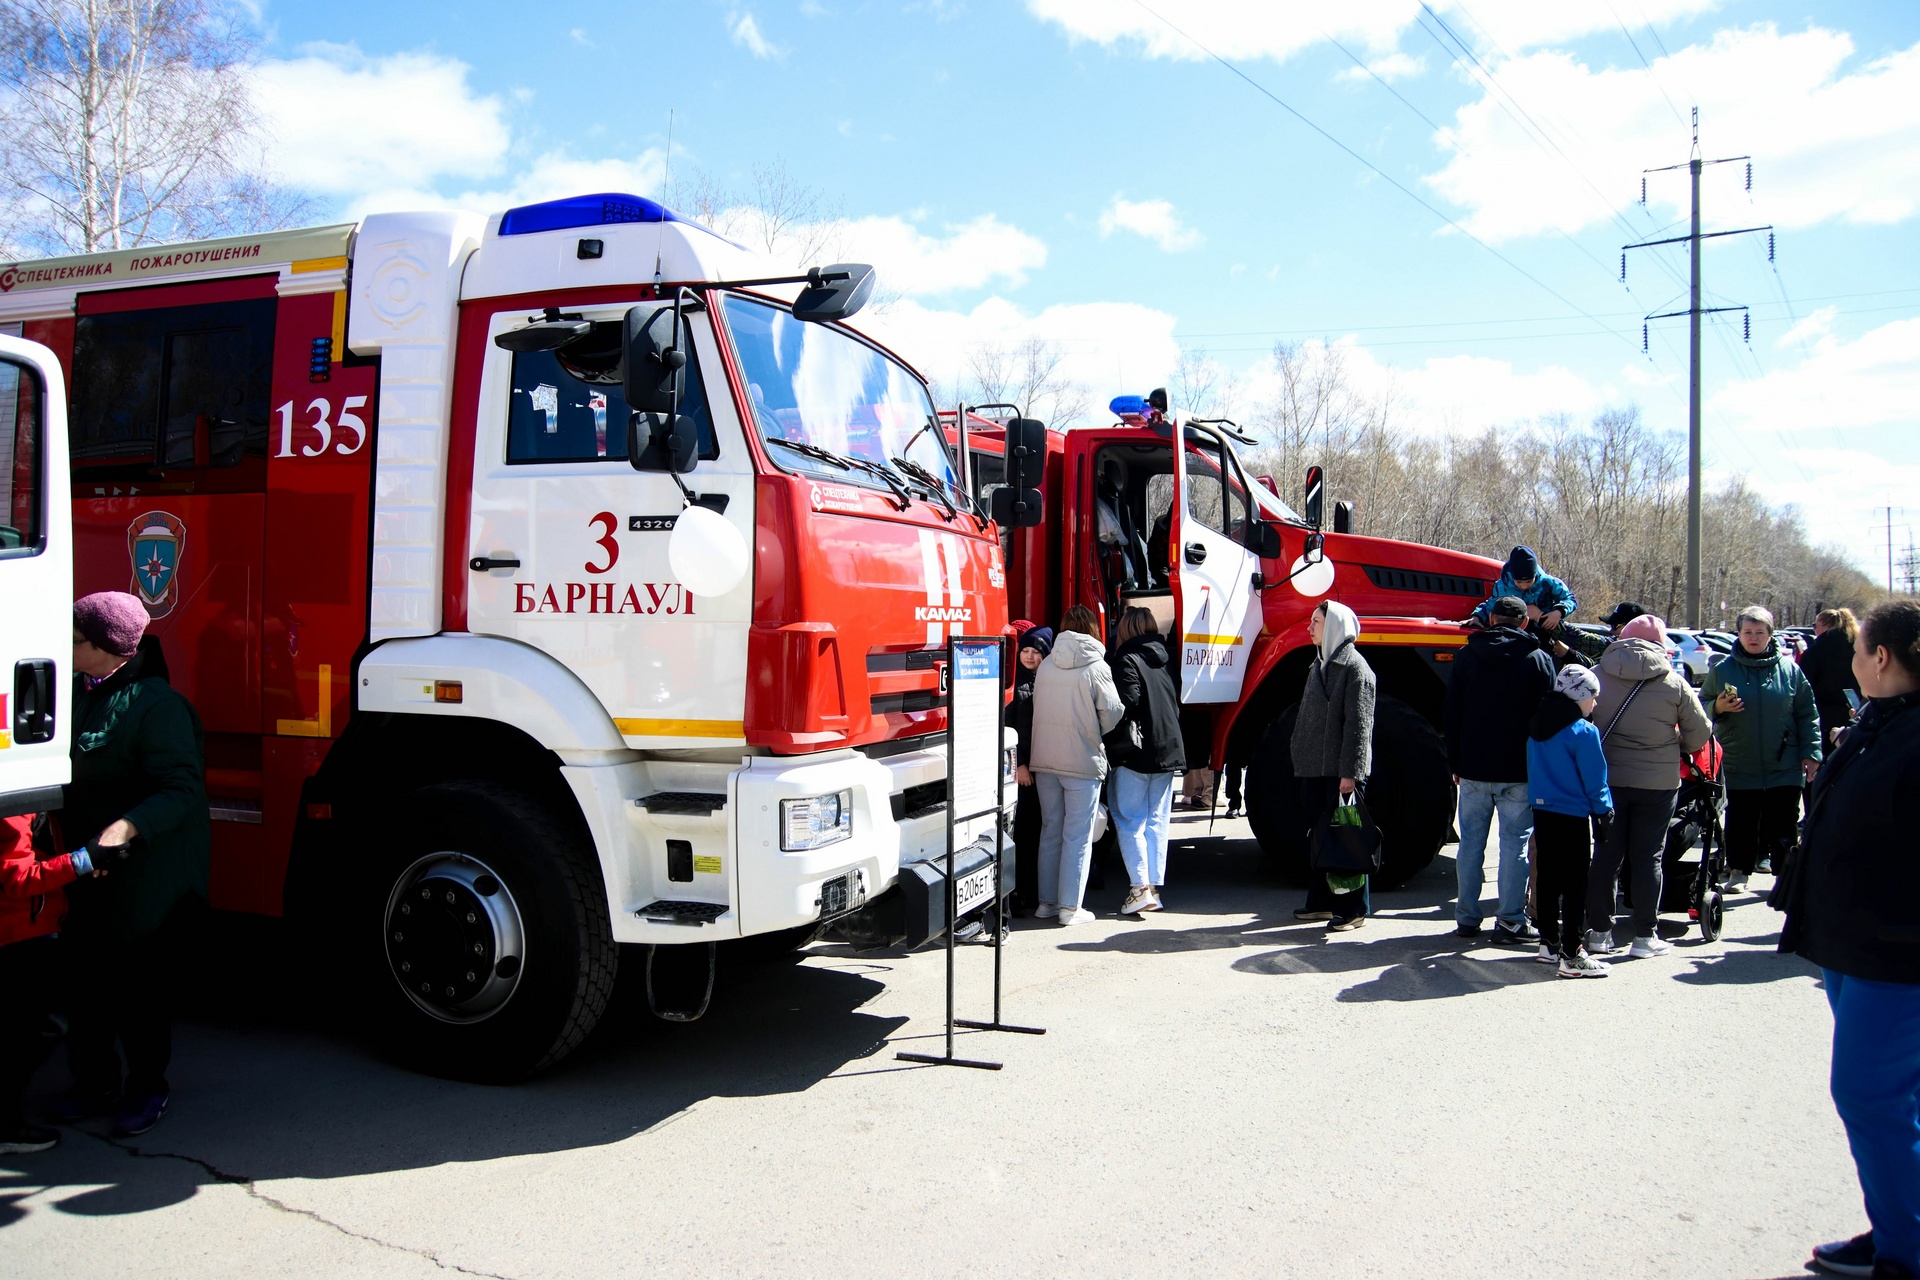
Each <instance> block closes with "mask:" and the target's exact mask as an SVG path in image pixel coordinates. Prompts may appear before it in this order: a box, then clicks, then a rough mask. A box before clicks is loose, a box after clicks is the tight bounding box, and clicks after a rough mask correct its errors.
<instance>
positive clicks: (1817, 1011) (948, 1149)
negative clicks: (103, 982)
mask: <svg viewBox="0 0 1920 1280" xmlns="http://www.w3.org/2000/svg"><path fill="white" fill-rule="evenodd" d="M1246 837H1247V833H1246V828H1245V824H1244V823H1240V822H1235V823H1227V822H1224V821H1215V822H1213V823H1212V824H1211V832H1210V833H1209V829H1208V822H1207V820H1206V818H1205V815H1195V816H1192V817H1189V816H1188V815H1185V814H1178V815H1176V821H1175V839H1176V846H1175V849H1174V852H1173V855H1172V857H1171V860H1170V869H1169V873H1168V877H1169V880H1170V881H1171V883H1170V884H1169V885H1168V887H1167V890H1166V903H1167V910H1166V911H1165V912H1163V913H1160V914H1158V915H1151V916H1148V917H1146V918H1144V919H1118V918H1116V917H1115V916H1114V914H1113V912H1114V910H1115V908H1116V907H1117V906H1118V903H1119V899H1120V895H1121V892H1122V890H1123V888H1124V885H1123V883H1122V881H1123V880H1124V876H1122V875H1120V874H1118V869H1117V868H1115V872H1114V874H1112V875H1111V877H1110V879H1109V881H1108V885H1107V887H1106V888H1105V889H1104V890H1099V891H1095V892H1093V893H1091V894H1090V895H1089V899H1090V900H1089V905H1090V906H1092V907H1093V908H1094V909H1095V910H1096V911H1098V912H1099V914H1100V918H1099V920H1098V922H1097V923H1095V924H1093V925H1088V926H1080V927H1074V928H1062V927H1059V926H1056V925H1053V924H1051V923H1043V922H1038V921H1021V922H1019V924H1020V926H1021V927H1020V928H1019V929H1018V930H1017V932H1016V933H1015V935H1014V937H1013V938H1012V940H1011V941H1010V943H1009V944H1008V947H1007V950H1006V953H1005V960H1006V966H1007V968H1006V1009H1005V1013H1006V1017H1007V1019H1008V1020H1009V1021H1014V1022H1026V1023H1034V1024H1038V1025H1041V1026H1044V1027H1045V1028H1046V1029H1047V1034H1046V1035H1044V1036H1024V1035H1009V1034H1001V1033H991V1032H963V1033H962V1034H961V1035H960V1036H959V1038H958V1051H959V1052H960V1053H961V1054H962V1055H963V1056H967V1057H979V1058H991V1059H996V1060H999V1061H1001V1062H1003V1063H1004V1064H1005V1069H1004V1070H1002V1071H994V1072H989V1071H972V1070H962V1069H956V1068H951V1067H919V1066H912V1065H910V1064H907V1063H903V1062H900V1061H898V1060H897V1059H896V1058H895V1057H894V1054H895V1053H896V1052H897V1051H899V1050H929V1049H930V1050H932V1051H935V1052H938V1051H939V1050H940V1048H941V1045H942V1039H941V1029H942V1024H941V1021H940V1018H941V1010H942V993H943V991H944V980H945V978H944V974H945V970H944V964H945V959H944V955H943V953H942V952H941V951H939V950H938V949H934V950H928V951H922V952H916V953H914V954H910V955H909V954H901V953H898V952H883V953H867V954H861V953H856V952H853V951H852V950H850V949H848V948H846V947H844V946H837V945H826V944H820V945H816V946H814V947H812V948H810V949H809V950H808V951H807V952H806V953H805V954H804V955H803V956H802V957H801V958H799V959H797V960H794V961H791V962H785V963H776V964H765V965H751V966H747V965H742V966H738V967H733V968H729V969H727V970H725V971H723V972H722V974H721V977H720V982H719V986H718V989H717V991H716V993H715V998H714V1005H713V1009H712V1011H711V1012H710V1013H709V1014H708V1015H707V1017H706V1018H705V1019H703V1020H702V1021H700V1022H697V1023H692V1024H687V1025H674V1024H668V1023H661V1022H657V1021H654V1020H653V1019H651V1018H650V1017H648V1015H647V1014H646V1012H645V1005H644V1001H643V1000H639V999H638V998H637V995H638V993H636V992H635V991H634V990H633V989H632V986H631V984H623V987H622V990H621V992H620V994H619V995H618V996H617V997H616V1007H615V1008H614V1010H613V1011H612V1012H611V1013H610V1015H609V1017H608V1018H607V1020H606V1022H605V1024H604V1025H603V1027H602V1030H601V1031H600V1032H599V1033H598V1034H597V1035H596V1037H595V1039H594V1040H593V1041H592V1042H591V1043H590V1044H589V1045H588V1046H586V1048H585V1049H584V1050H583V1051H582V1052H581V1053H580V1054H579V1055H578V1056H576V1057H575V1058H574V1059H572V1060H571V1061H570V1062H569V1063H567V1064H566V1065H565V1066H564V1067H563V1068H562V1069H560V1070H558V1071H555V1072H553V1073H552V1074H550V1075H548V1076H546V1077H543V1078H541V1079H539V1080H536V1081H534V1082H532V1083H529V1084H525V1085H521V1086H516V1087H511V1088H502V1087H485V1086H477V1085H466V1084H458V1083H453V1082H448V1081H443V1080H435V1079H428V1078H424V1077H420V1076H415V1075H410V1074H408V1073H406V1072H404V1071H401V1070H399V1069H397V1068H395V1067H392V1066H390V1065H388V1064H387V1063H385V1062H383V1061H381V1060H380V1059H379V1058H378V1057H377V1056H375V1055H374V1054H372V1053H371V1052H370V1051H369V1050H368V1049H367V1048H365V1047H364V1046H363V1045H362V1044H361V1043H360V1042H359V1041H358V1040H357V1039H356V1038H355V1036H354V1034H353V1028H352V1026H351V1025H339V1024H337V1023H332V1022H323V1021H321V1020H319V1019H318V1018H317V1017H316V1016H314V1015H313V1014H312V1013H311V1012H310V1010H309V1008H308V1006H307V1005H306V1004H305V1003H304V1001H302V1000H301V999H299V998H298V997H297V995H295V994H289V993H287V992H285V991H283V989H282V987H281V986H280V984H279V982H278V981H277V979H276V976H275V971H274V969H273V962H272V958H271V953H272V951H273V949H274V947H275V946H276V945H277V940H276V934H275V933H274V932H273V931H271V930H269V931H264V932H261V931H243V936H242V938H241V940H240V941H238V942H236V943H234V944H233V945H232V946H230V947H228V948H227V949H226V958H225V963H224V964H223V966H222V969H221V971H220V972H218V973H217V974H212V975H208V976H205V977H203V979H202V980H201V981H200V982H199V983H198V984H197V985H196V986H195V987H194V989H193V990H192V991H191V992H190V995H189V999H188V1005H189V1012H188V1014H187V1015H186V1016H185V1017H184V1018H183V1020H182V1022H181V1024H180V1026H179V1028H178V1033H177V1051H176V1058H175V1063H174V1068H173V1071H172V1073H171V1075H172V1080H173V1085H174V1105H173V1111H172V1113H171V1114H169V1115H168V1117H167V1118H166V1120H165V1121H164V1122H163V1123H162V1124H161V1125H160V1126H159V1127H158V1128H156V1129H155V1130H154V1131H153V1132H152V1133H150V1134H148V1135H147V1136H145V1137H142V1138H138V1139H133V1140H129V1141H113V1140H109V1139H108V1138H106V1137H105V1136H104V1130H97V1129H96V1130H93V1131H85V1130H69V1131H68V1133H67V1136H66V1139H65V1141H63V1142H62V1144H61V1145H60V1147H58V1148H57V1149H56V1150H54V1151H52V1152H49V1153H46V1154H44V1155H40V1156H22V1157H0V1258H4V1259H5V1263H4V1269H5V1273H6V1274H7V1275H9V1276H11V1277H17V1278H18V1280H28V1278H29V1277H54V1276H62V1277H65V1276H84V1277H96V1276H98V1277H114V1278H115V1280H135V1278H136V1277H147V1276H156V1277H158V1276H165V1277H176V1276H188V1275H191V1276H194V1277H227V1276H232V1277H248V1278H249V1280H259V1278H264V1277H274V1276H299V1277H306V1276H370V1277H375V1276H377V1277H386V1276H393V1277H414V1276H430V1275H434V1276H437V1275H446V1274H449V1273H451V1274H457V1275H480V1276H500V1277H514V1278H515V1280H533V1278H535V1277H555V1278H565V1280H579V1278H580V1277H597V1276H631V1275H673V1276H682V1275H687V1276H709V1275H713V1276H718V1275H725V1276H729V1277H733V1276H776V1275H778V1276H793V1275H832V1276H835V1277H837V1278H844V1280H855V1278H858V1277H868V1276H873V1277H898V1276H946V1275H960V1274H963V1273H965V1274H969V1275H1027V1276H1031V1275H1041V1274H1068V1273H1081V1274H1088V1275H1101V1276H1105V1275H1115V1276H1133V1275H1142V1276H1144V1275H1155V1276H1164V1275H1208V1276H1263V1277H1267V1276H1301V1277H1348V1276H1353V1277H1359V1276H1394V1277H1403V1276H1434V1277H1479V1276H1494V1275H1501V1276H1527V1277H1534V1276H1540V1277H1549V1276H1551V1277H1559V1276H1567V1277H1579V1278H1580V1280H1606V1278H1608V1277H1622V1278H1627V1277H1632V1278H1635V1280H1639V1278H1642V1277H1666V1276H1673V1277H1744V1278H1749V1280H1753V1278H1759V1280H1769V1278H1774V1277H1788V1276H1804V1275H1806V1274H1807V1272H1806V1271H1805V1270H1804V1269H1803V1265H1802V1264H1803V1262H1804V1260H1805V1259H1806V1257H1807V1250H1808V1247H1809V1246H1810V1245H1811V1244H1813V1243H1815V1242H1817V1241H1821V1240H1828V1239H1834V1238H1838V1237H1844V1236H1848V1235H1851V1234H1853V1233H1854V1232H1856V1231H1859V1230H1863V1229H1864V1227H1865V1221H1864V1216H1863V1212H1862V1209H1861V1206H1860V1197H1859V1191H1858V1188H1857V1184H1856V1183H1855V1180H1854V1174H1853V1166H1852V1162H1851V1160H1850V1159H1849V1157H1848V1154H1847V1149H1846V1142H1845V1137H1844V1134H1843V1132H1842V1130H1841V1127H1840V1124H1839V1121H1838V1120H1837V1119H1836V1118H1835V1116H1834V1114H1833V1108H1832V1105H1831V1103H1830V1101H1829V1100H1828V1097H1827V1093H1826V1069H1827V1048H1828V1038H1829V1035H1830V1020H1829V1018H1828V1014H1827V1010H1826V1004H1825V998H1824V995H1823V993H1822V991H1821V988H1820V984H1819V978H1818V974H1817V971H1815V970H1814V969H1813V968H1812V967H1811V966H1809V965H1807V964H1806V963H1804V962H1803V961H1801V960H1799V959H1798V958H1796V957H1790V956H1782V955H1779V954H1777V953H1776V952H1775V951H1774V941H1775V938H1776V934H1777V930H1778V927H1779V916H1777V915H1776V914H1775V913H1774V912H1773V911H1771V910H1769V909H1768V908H1767V907H1766V906H1765V904H1764V903H1763V902H1761V901H1760V900H1759V898H1758V897H1757V896H1756V895H1752V894H1749V895H1745V896H1742V897H1739V898H1736V899H1735V900H1734V904H1733V906H1732V908H1731V909H1730V911H1729V912H1728V920H1727V928H1726V934H1725V936H1724V937H1723V938H1722V939H1721V940H1720V941H1719V942H1717V943H1712V944H1708V943H1704V942H1702V941H1701V939H1700V935H1699V931H1698V929H1697V928H1693V929H1688V930H1687V931H1686V933H1685V934H1684V936H1683V935H1682V934H1681V929H1682V926H1683V925H1685V923H1686V922H1685V919H1684V917H1678V916H1675V917H1668V918H1667V919H1666V922H1665V923H1666V932H1668V933H1669V934H1670V935H1672V936H1673V939H1674V941H1675V943H1676V947H1675V950H1674V952H1673V954H1672V955H1670V956H1667V957H1664V958H1660V959H1651V960H1622V961H1620V962H1619V963H1617V964H1615V965H1614V966H1613V972H1612V975H1611V976H1610V977H1608V978H1606V979H1605V980H1599V981H1594V980H1583V981H1569V980H1563V979H1559V978H1557V977H1556V976H1555V974H1554V970H1553V968H1552V967H1550V966H1547V965H1543V964H1539V963H1536V962H1535V961H1534V960H1533V959H1532V958H1531V957H1530V955H1529V954H1527V953H1521V952H1514V951H1508V950H1503V949H1501V948H1497V947H1494V946H1492V945H1489V944H1486V943H1484V942H1483V943H1482V944H1480V945H1474V944H1471V943H1466V942H1463V941H1462V940H1460V939H1457V938H1454V937H1452V936H1451V932H1450V931H1451V929H1452V924H1453V920H1452V916H1453V911H1452V906H1451V902H1450V899H1451V896H1452V887H1453V862H1452V860H1451V857H1442V858H1441V859H1440V860H1439V861H1437V862H1436V863H1435V864H1434V865H1433V867H1431V868H1429V869H1428V870H1427V871H1426V872H1424V873H1422V875H1420V876H1419V877H1417V878H1416V879H1415V880H1414V881H1413V882H1412V883H1411V884H1409V885H1408V886H1406V887H1405V888H1403V889H1401V890H1398V891H1395V892H1391V893H1382V894H1378V895H1376V897H1375V901H1374V910H1375V914H1374V917H1373V918H1372V919H1371V920H1370V921H1369V922H1368V924H1367V925H1366V926H1365V927H1364V928H1362V929H1359V930H1356V931H1354V932H1351V933H1345V934H1336V935H1331V936H1329V935H1328V934H1327V932H1326V930H1325V928H1324V927H1323V926H1317V925H1302V924H1299V923H1297V922H1296V921H1295V920H1294V919H1293V917H1292V911H1293V908H1294V907H1295V906H1297V905H1298V903H1299V899H1300V894H1299V891H1298V890H1295V889H1290V888H1287V887H1285V886H1283V885H1281V884H1279V883H1278V882H1277V881H1276V880H1274V878H1273V877H1272V875H1271V874H1270V872H1269V870H1268V869H1267V867H1266V866H1265V865H1264V863H1263V861H1262V858H1261V855H1260V853H1259V851H1258V849H1257V847H1256V846H1254V844H1253V843H1252V841H1251V840H1249V839H1247V838H1246ZM1448 852H1449V854H1450V853H1451V850H1449V851H1448ZM1491 862H1492V859H1491V858H1490V859H1489V863H1490V864H1491ZM1491 870H1492V868H1491V865H1490V866H1489V871H1491ZM1768 883H1769V881H1768V879H1767V878H1766V877H1764V876H1762V877H1756V886H1757V887H1760V888H1762V889H1764V887H1765V886H1766V885H1767V884H1768ZM1486 896H1487V898H1488V899H1489V900H1490V899H1491V898H1492V896H1493V890H1492V886H1491V884H1489V886H1488V890H1487V894H1486ZM246 939H256V940H257V946H256V945H255V944H254V943H250V942H248V941H246ZM958 958H959V961H960V982H959V990H960V995H961V1004H962V1011H961V1012H962V1016H973V1017H985V1016H987V1015H988V1014H989V1012H990V981H991V974H992V956H991V952H990V950H988V949H986V948H981V947H966V948H962V949H961V951H960V953H959V957H958ZM62 1083H63V1073H62V1071H61V1070H60V1068H59V1066H58V1065H57V1064H49V1066H48V1067H47V1068H46V1069H44V1070H43V1071H42V1072H41V1074H40V1076H39V1077H38V1079H37V1080H36V1084H35V1091H34V1096H35V1099H36V1100H37V1101H39V1102H42V1103H44V1102H46V1101H47V1100H50V1098H51V1097H52V1096H53V1094H54V1092H55V1091H56V1090H57V1089H58V1088H59V1087H60V1086H61V1084H62Z"/></svg>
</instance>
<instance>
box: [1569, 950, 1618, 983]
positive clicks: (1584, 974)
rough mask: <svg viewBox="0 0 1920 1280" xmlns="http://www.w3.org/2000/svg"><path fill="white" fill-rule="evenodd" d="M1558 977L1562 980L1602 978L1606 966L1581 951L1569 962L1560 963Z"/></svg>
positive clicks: (1605, 971)
mask: <svg viewBox="0 0 1920 1280" xmlns="http://www.w3.org/2000/svg"><path fill="white" fill-rule="evenodd" d="M1560 976H1561V977H1563V978H1604V977H1606V976H1607V966H1605V965H1603V964H1601V963H1600V962H1599V961H1598V960H1595V959H1594V958H1593V957H1592V956H1590V955H1588V954H1587V953H1586V952H1584V951H1582V952H1581V953H1580V954H1579V955H1576V956H1575V957H1574V958H1573V959H1571V960H1562V961H1561V962H1560Z"/></svg>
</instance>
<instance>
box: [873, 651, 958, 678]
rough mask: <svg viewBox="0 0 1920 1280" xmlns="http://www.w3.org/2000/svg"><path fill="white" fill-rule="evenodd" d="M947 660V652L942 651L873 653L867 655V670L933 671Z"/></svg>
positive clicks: (875, 671)
mask: <svg viewBox="0 0 1920 1280" xmlns="http://www.w3.org/2000/svg"><path fill="white" fill-rule="evenodd" d="M946 660H947V651H946V650H945V649H944V648H941V649H908V650H905V651H903V652H896V653H884V652H879V651H876V652H873V653H869V654H868V655H867V670H868V671H869V672H874V673H877V672H881V671H931V670H933V669H934V668H935V667H937V666H939V665H940V664H941V663H943V662H945V661H946Z"/></svg>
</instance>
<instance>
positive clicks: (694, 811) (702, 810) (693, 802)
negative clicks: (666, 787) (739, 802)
mask: <svg viewBox="0 0 1920 1280" xmlns="http://www.w3.org/2000/svg"><path fill="white" fill-rule="evenodd" d="M633 803H634V805H635V807H636V808H641V809H645V810H646V811H647V812H648V813H672V814H679V815H681V816H683V817H693V818H704V817H706V816H707V815H709V814H712V813H717V812H718V811H719V810H721V809H724V808H726V807H727V797H726V793H725V792H722V791H656V792H654V793H653V794H652V795H650V796H641V797H640V798H639V799H638V800H635V801H634V802H633Z"/></svg>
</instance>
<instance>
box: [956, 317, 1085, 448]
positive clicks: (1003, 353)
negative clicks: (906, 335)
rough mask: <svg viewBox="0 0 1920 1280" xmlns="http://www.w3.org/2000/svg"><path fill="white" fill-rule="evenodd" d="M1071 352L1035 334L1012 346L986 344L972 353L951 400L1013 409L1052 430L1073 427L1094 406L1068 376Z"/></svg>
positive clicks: (1080, 386) (971, 350) (968, 353)
mask: <svg viewBox="0 0 1920 1280" xmlns="http://www.w3.org/2000/svg"><path fill="white" fill-rule="evenodd" d="M1065 360H1066V352H1065V350H1064V349H1062V348H1061V346H1060V344H1058V343H1056V342H1049V341H1047V340H1046V339H1044V338H1042V337H1040V336H1038V335H1037V334H1029V335H1028V336H1027V337H1025V338H1022V339H1021V340H1020V341H1018V342H1015V343H1012V344H1010V345H1001V344H999V343H990V342H986V343H980V344H978V345H976V346H974V347H972V348H970V349H969V350H968V352H967V356H966V369H965V371H964V372H963V373H962V374H961V377H960V382H959V386H958V387H957V388H955V389H954V390H953V392H952V393H951V395H950V397H949V398H951V399H964V400H966V401H967V403H969V404H983V405H984V404H1012V405H1016V406H1018V407H1019V409H1020V412H1021V413H1022V414H1023V415H1024V416H1026V417H1029V418H1039V419H1040V420H1041V421H1042V422H1045V423H1046V424H1047V425H1048V426H1052V427H1060V428H1063V429H1064V428H1066V427H1071V426H1073V425H1074V424H1076V423H1077V422H1079V421H1080V420H1081V419H1082V418H1084V417H1085V416H1086V415H1087V412H1088V410H1089V409H1091V408H1092V407H1093V397H1092V395H1091V393H1090V392H1089V391H1088V390H1087V388H1086V387H1085V386H1084V385H1082V384H1081V383H1078V382H1075V381H1073V380H1072V379H1070V378H1068V377H1067V376H1066V373H1065V371H1064V370H1063V369H1062V368H1061V365H1062V364H1063V363H1064V361H1065Z"/></svg>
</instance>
